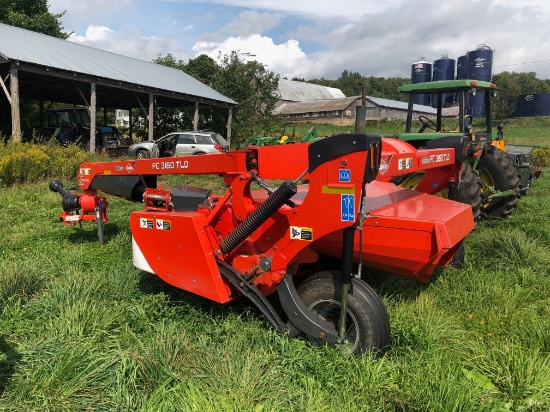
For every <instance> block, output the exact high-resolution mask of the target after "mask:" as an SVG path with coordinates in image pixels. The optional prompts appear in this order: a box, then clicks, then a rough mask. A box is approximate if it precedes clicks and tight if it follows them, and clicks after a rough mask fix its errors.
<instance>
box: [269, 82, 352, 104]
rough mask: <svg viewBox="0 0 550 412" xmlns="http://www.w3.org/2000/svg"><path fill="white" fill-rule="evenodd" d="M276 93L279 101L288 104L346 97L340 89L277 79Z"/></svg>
mask: <svg viewBox="0 0 550 412" xmlns="http://www.w3.org/2000/svg"><path fill="white" fill-rule="evenodd" d="M277 93H278V94H279V95H280V96H281V98H280V100H284V101H289V102H301V101H304V100H322V99H335V98H341V97H346V96H345V94H344V93H342V91H341V90H340V89H336V88H334V87H326V86H321V85H318V84H313V83H305V82H297V81H293V80H287V79H279V88H278V89H277Z"/></svg>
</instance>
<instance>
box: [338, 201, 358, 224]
mask: <svg viewBox="0 0 550 412" xmlns="http://www.w3.org/2000/svg"><path fill="white" fill-rule="evenodd" d="M341 196H342V221H343V222H355V195H341Z"/></svg>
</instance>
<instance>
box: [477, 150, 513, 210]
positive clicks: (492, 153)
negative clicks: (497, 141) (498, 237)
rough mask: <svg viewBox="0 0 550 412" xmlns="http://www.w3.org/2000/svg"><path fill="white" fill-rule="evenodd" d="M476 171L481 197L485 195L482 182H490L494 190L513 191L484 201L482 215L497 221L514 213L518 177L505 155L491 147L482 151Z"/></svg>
mask: <svg viewBox="0 0 550 412" xmlns="http://www.w3.org/2000/svg"><path fill="white" fill-rule="evenodd" d="M477 171H478V173H479V178H480V179H481V183H482V196H483V194H487V192H486V191H485V192H484V189H483V181H484V180H486V179H488V180H490V181H491V182H492V184H493V187H494V188H495V190H498V191H500V192H505V191H508V190H514V191H515V194H512V195H508V196H503V197H497V198H494V199H491V200H487V199H484V203H483V205H482V213H484V214H486V215H488V216H490V217H494V218H499V219H504V218H506V217H508V216H510V214H511V213H512V212H513V211H514V209H515V208H516V206H517V204H518V200H519V187H518V185H519V180H520V179H519V176H518V173H517V169H516V168H515V166H514V164H513V163H512V161H511V160H510V158H509V157H508V156H506V153H504V152H503V151H502V150H499V149H497V148H495V147H493V146H491V147H490V148H489V149H488V150H486V151H484V152H483V154H482V155H481V159H480V160H479V162H478V164H477Z"/></svg>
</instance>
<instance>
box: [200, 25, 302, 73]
mask: <svg viewBox="0 0 550 412" xmlns="http://www.w3.org/2000/svg"><path fill="white" fill-rule="evenodd" d="M193 51H194V52H195V55H196V56H198V55H200V54H206V55H208V56H210V57H212V58H214V59H216V58H217V57H218V56H219V54H220V53H221V55H222V56H223V55H228V54H230V53H231V52H232V51H240V52H242V53H249V54H251V55H252V56H253V57H252V58H253V59H254V60H257V61H259V62H261V63H263V64H265V65H266V66H267V67H268V68H269V70H271V71H273V72H275V73H277V74H280V75H281V76H283V77H289V78H292V77H295V76H299V75H300V74H301V72H302V70H301V69H300V68H301V67H302V66H307V64H308V58H307V56H306V54H305V53H304V52H303V51H302V50H301V49H300V44H299V43H298V41H296V40H289V41H287V42H285V43H282V44H275V43H274V42H273V40H272V39H271V38H269V37H264V36H260V35H259V34H255V35H252V36H248V37H229V38H227V39H225V40H224V41H223V42H220V43H218V42H198V43H196V44H195V46H193Z"/></svg>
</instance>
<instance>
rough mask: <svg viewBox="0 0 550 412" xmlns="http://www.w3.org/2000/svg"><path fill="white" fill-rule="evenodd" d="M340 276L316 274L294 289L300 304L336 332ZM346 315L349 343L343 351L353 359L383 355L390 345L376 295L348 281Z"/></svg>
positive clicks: (362, 284) (386, 322)
mask: <svg viewBox="0 0 550 412" xmlns="http://www.w3.org/2000/svg"><path fill="white" fill-rule="evenodd" d="M340 276H341V275H340V272H338V271H326V272H319V273H317V274H315V275H313V276H311V277H309V278H307V279H306V280H304V282H303V283H302V284H301V285H300V286H299V287H298V289H297V290H298V294H299V295H300V298H301V299H302V301H303V303H304V304H305V305H306V306H307V307H308V308H309V309H310V310H313V311H314V312H316V313H317V314H318V315H319V316H320V317H322V318H324V319H325V320H328V321H330V322H334V325H335V327H336V330H339V326H338V325H339V323H340V305H341V303H340V302H341V296H342V283H341V281H340ZM347 313H348V316H347V321H346V328H347V332H346V337H349V338H351V340H352V341H351V342H349V344H348V345H347V348H346V349H348V350H349V352H351V353H353V355H355V356H360V355H362V354H363V353H366V352H369V351H374V352H377V353H383V352H384V351H385V350H386V349H387V346H388V345H389V341H390V321H389V317H388V313H387V311H386V308H385V306H384V303H383V302H382V300H381V299H380V297H379V296H378V295H377V294H376V292H375V291H374V290H373V289H372V288H371V287H370V286H369V285H368V284H367V283H365V282H364V281H362V280H360V279H352V281H351V287H350V289H349V295H348V307H347ZM348 322H349V324H350V326H349V328H348V326H347V325H348ZM308 338H309V340H310V341H311V342H312V343H314V344H316V345H323V344H324V342H320V341H318V340H317V339H315V338H313V337H308Z"/></svg>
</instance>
